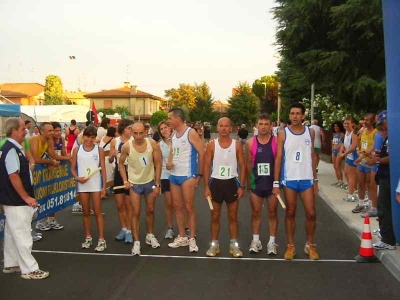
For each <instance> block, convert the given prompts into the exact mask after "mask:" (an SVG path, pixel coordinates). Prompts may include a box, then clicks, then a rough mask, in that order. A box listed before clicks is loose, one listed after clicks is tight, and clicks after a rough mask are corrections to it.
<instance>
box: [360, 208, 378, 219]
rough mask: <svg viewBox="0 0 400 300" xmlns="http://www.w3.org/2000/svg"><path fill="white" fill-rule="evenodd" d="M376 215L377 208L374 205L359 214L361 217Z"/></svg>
mask: <svg viewBox="0 0 400 300" xmlns="http://www.w3.org/2000/svg"><path fill="white" fill-rule="evenodd" d="M377 216H378V210H377V209H376V208H375V207H372V206H371V207H369V208H368V210H367V211H365V212H363V213H362V214H361V218H365V217H370V218H374V217H377Z"/></svg>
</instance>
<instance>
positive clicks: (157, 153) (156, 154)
mask: <svg viewBox="0 0 400 300" xmlns="http://www.w3.org/2000/svg"><path fill="white" fill-rule="evenodd" d="M150 144H151V147H152V148H153V160H154V166H155V184H161V170H162V154H161V150H160V145H159V144H157V143H156V142H155V141H154V140H150Z"/></svg>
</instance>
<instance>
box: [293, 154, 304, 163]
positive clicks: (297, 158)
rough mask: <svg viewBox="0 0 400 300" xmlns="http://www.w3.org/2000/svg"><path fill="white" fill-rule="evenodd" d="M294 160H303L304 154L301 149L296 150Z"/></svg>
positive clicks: (297, 161)
mask: <svg viewBox="0 0 400 300" xmlns="http://www.w3.org/2000/svg"><path fill="white" fill-rule="evenodd" d="M293 162H295V163H301V162H303V154H302V153H301V151H296V152H295V153H294V156H293Z"/></svg>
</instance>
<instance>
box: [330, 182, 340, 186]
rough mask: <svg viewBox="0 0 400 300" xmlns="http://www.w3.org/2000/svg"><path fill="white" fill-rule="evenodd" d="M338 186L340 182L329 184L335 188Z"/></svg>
mask: <svg viewBox="0 0 400 300" xmlns="http://www.w3.org/2000/svg"><path fill="white" fill-rule="evenodd" d="M340 184H341V182H340V181H336V182H334V183H331V186H333V187H337V186H339V185H340Z"/></svg>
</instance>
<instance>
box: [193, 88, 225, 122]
mask: <svg viewBox="0 0 400 300" xmlns="http://www.w3.org/2000/svg"><path fill="white" fill-rule="evenodd" d="M194 87H195V95H196V106H195V107H194V108H193V109H192V110H190V112H189V117H190V120H191V121H194V122H196V121H202V122H211V123H213V124H215V123H216V121H217V119H218V117H219V115H220V114H219V113H218V112H216V111H214V109H213V102H214V99H213V97H212V94H211V91H210V88H209V86H208V85H207V83H206V82H203V83H201V84H200V85H198V84H197V83H196V84H195V86H194Z"/></svg>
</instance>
